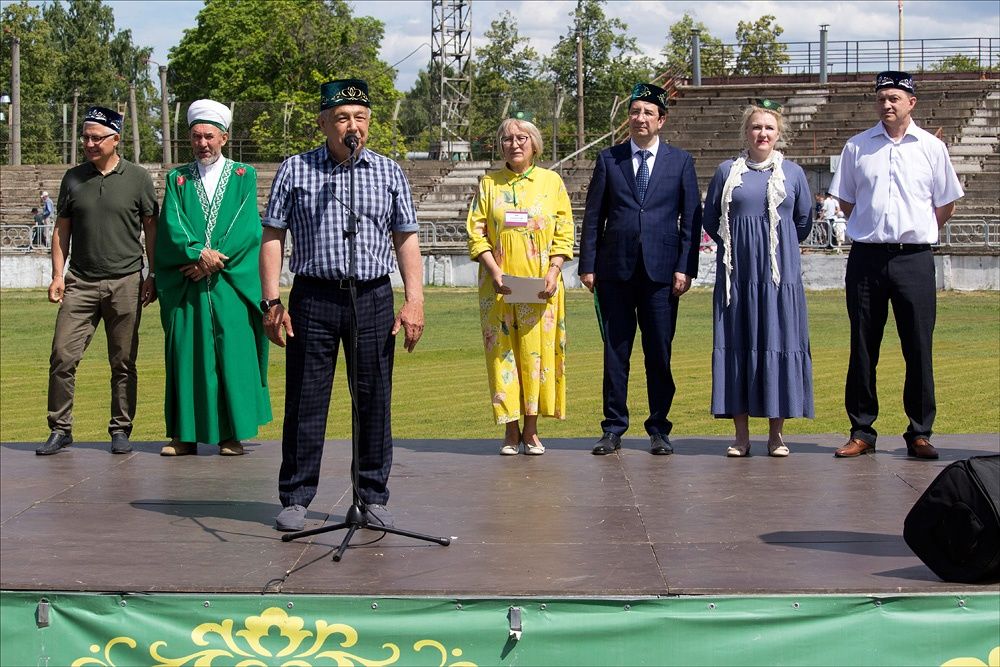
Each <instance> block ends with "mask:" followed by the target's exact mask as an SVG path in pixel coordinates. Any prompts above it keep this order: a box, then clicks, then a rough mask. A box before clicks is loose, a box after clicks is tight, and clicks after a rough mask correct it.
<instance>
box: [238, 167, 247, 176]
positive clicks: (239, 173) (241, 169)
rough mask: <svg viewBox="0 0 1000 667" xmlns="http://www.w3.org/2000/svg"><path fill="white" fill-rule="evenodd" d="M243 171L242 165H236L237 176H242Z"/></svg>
mask: <svg viewBox="0 0 1000 667" xmlns="http://www.w3.org/2000/svg"><path fill="white" fill-rule="evenodd" d="M245 173H247V170H246V169H244V168H243V167H237V169H236V175H237V176H242V175H243V174H245Z"/></svg>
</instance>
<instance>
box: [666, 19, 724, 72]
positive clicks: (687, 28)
mask: <svg viewBox="0 0 1000 667" xmlns="http://www.w3.org/2000/svg"><path fill="white" fill-rule="evenodd" d="M695 30H698V31H699V33H700V34H699V40H700V42H701V74H702V76H725V75H726V62H727V61H728V60H729V59H730V58H731V57H732V50H731V49H730V48H729V47H727V46H726V45H725V44H723V43H722V40H721V39H719V38H718V37H712V35H711V34H710V33H709V32H708V28H707V27H706V26H705V24H704V23H702V22H701V21H697V22H696V21H695V20H694V17H693V16H691V14H689V13H688V12H684V16H682V17H681V20H680V21H677V22H676V23H674V24H673V25H671V26H670V28H669V29H668V30H667V43H666V45H665V46H664V47H663V51H662V52H661V53H662V54H663V57H664V58H665V60H664V62H663V64H662V69H663V71H664V72H667V73H677V74H678V75H680V76H682V77H687V78H690V77H691V76H693V73H692V71H691V33H692V32H693V31H695Z"/></svg>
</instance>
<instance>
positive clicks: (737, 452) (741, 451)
mask: <svg viewBox="0 0 1000 667" xmlns="http://www.w3.org/2000/svg"><path fill="white" fill-rule="evenodd" d="M726 456H729V457H731V458H742V457H744V456H750V442H749V441H748V442H747V444H745V445H739V444H737V443H735V442H734V443H733V444H731V445H729V449H727V450H726Z"/></svg>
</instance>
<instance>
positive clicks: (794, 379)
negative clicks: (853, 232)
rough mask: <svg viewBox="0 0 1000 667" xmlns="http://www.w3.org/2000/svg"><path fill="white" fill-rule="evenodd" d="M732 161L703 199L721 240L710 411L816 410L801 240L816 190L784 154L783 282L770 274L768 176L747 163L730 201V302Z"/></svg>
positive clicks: (793, 413)
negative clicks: (722, 228)
mask: <svg viewBox="0 0 1000 667" xmlns="http://www.w3.org/2000/svg"><path fill="white" fill-rule="evenodd" d="M732 164H733V161H732V160H727V161H725V162H723V163H722V164H721V165H719V168H718V169H717V170H716V172H715V176H714V177H713V178H712V182H711V183H710V184H709V186H708V196H707V198H706V200H705V209H704V219H703V222H704V227H705V231H706V232H708V234H709V235H710V236H711V237H712V238H713V239H715V242H716V243H717V244H719V250H718V257H717V259H716V274H715V275H716V279H715V296H714V306H713V311H714V312H713V314H714V318H713V319H714V327H713V329H714V346H713V350H712V413H713V414H714V415H715V416H716V417H719V418H729V417H732V416H733V415H740V414H747V415H750V416H751V417H772V418H773V417H785V418H792V417H810V418H811V417H812V416H813V388H812V357H811V355H810V352H809V320H808V317H807V313H806V295H805V289H804V288H803V286H802V270H801V264H800V261H799V241H801V240H802V239H804V238H805V237H806V236H808V235H809V231H810V229H812V204H813V200H812V196H811V195H810V193H809V183H808V182H807V181H806V175H805V173H804V172H803V171H802V168H801V167H799V166H798V165H797V164H795V163H793V162H789V161H788V160H784V161H783V163H782V170H783V172H784V174H785V191H786V193H787V196H786V197H785V199H784V201H782V202H781V204H780V205H779V206H778V217H779V218H780V222H779V223H778V245H777V249H776V257H777V264H778V269H779V272H780V276H781V282H780V284H778V285H775V284H774V282H772V280H771V257H770V223H769V220H768V212H767V198H766V193H767V182H768V179H769V178H770V176H771V172H770V171H754V170H750V171H748V172H746V173H744V174H743V184H742V185H741V186H740V187H738V188H736V189H734V190H733V200H732V202H731V203H730V205H729V228H730V243H731V244H732V273H731V274H730V279H731V288H730V298H729V305H728V306H727V305H726V267H725V265H723V263H722V257H723V249H722V239H721V238H720V237H719V218H720V215H721V212H722V189H723V186H724V185H725V183H726V179H727V178H728V176H729V168H730V167H731V166H732Z"/></svg>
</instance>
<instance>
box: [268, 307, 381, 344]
mask: <svg viewBox="0 0 1000 667" xmlns="http://www.w3.org/2000/svg"><path fill="white" fill-rule="evenodd" d="M286 332H287V333H288V335H289V336H290V337H294V336H295V332H293V331H292V316H291V315H289V314H288V311H287V310H285V307H284V306H283V305H282V304H280V303H276V304H274V305H273V306H271V307H270V308H269V309H268V310H267V312H266V313H264V333H266V334H267V337H268V338H270V339H271V342H272V343H274V344H275V345H277V346H278V347H285V345H286V343H285V333H286ZM393 333H395V332H393Z"/></svg>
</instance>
